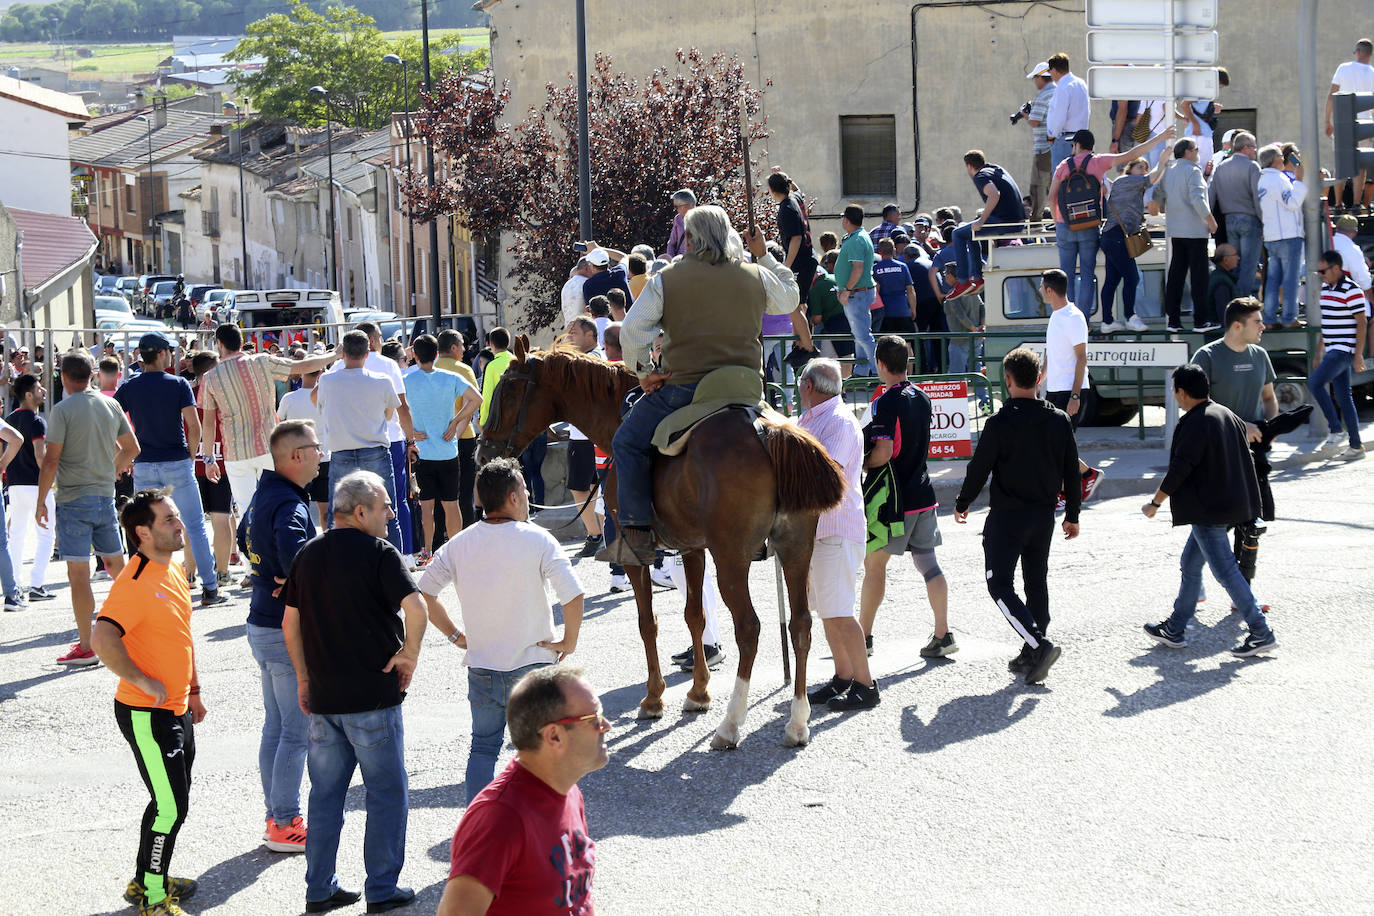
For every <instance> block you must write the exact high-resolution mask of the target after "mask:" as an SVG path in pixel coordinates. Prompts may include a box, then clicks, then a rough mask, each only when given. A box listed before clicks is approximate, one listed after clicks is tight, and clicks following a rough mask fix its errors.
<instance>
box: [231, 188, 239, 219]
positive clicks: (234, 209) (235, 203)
mask: <svg viewBox="0 0 1374 916" xmlns="http://www.w3.org/2000/svg"><path fill="white" fill-rule="evenodd" d="M229 215H230V216H231V217H233V218H234V219H238V218H239V192H238V191H230V192H229Z"/></svg>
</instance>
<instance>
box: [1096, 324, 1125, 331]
mask: <svg viewBox="0 0 1374 916" xmlns="http://www.w3.org/2000/svg"><path fill="white" fill-rule="evenodd" d="M1097 330H1098V333H1099V334H1115V333H1116V332H1117V331H1124V330H1126V326H1125V325H1124V324H1122V323H1121V322H1119V321H1104V322H1102V327H1100V328H1098V329H1097Z"/></svg>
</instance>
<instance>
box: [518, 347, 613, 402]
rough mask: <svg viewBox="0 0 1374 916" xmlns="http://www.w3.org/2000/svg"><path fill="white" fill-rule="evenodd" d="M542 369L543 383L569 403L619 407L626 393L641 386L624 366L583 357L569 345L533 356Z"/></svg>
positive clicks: (587, 356) (585, 355)
mask: <svg viewBox="0 0 1374 916" xmlns="http://www.w3.org/2000/svg"><path fill="white" fill-rule="evenodd" d="M530 356H532V357H537V358H538V359H539V361H540V363H541V364H542V365H543V373H542V377H541V378H540V383H541V384H544V385H549V386H551V387H553V388H555V389H557V390H558V391H560V392H561V393H562V394H563V395H565V396H566V397H568V398H570V399H575V400H582V401H587V402H603V401H607V400H614V402H615V403H617V404H618V403H620V400H621V399H622V398H624V397H625V393H626V392H627V391H629V390H630V389H631V388H633V387H634V386H635V385H637V384H639V381H638V379H637V378H636V377H635V374H634V373H633V372H631V371H630V370H629V369H627V368H626V367H625V366H624V364H622V363H609V362H606V360H604V359H600V358H598V357H595V356H591V355H589V354H586V353H583V352H582V351H581V350H578V349H576V348H575V347H572V346H569V345H566V344H555V345H554V346H553V348H552V349H549V350H535V351H534V352H533V353H531V354H530Z"/></svg>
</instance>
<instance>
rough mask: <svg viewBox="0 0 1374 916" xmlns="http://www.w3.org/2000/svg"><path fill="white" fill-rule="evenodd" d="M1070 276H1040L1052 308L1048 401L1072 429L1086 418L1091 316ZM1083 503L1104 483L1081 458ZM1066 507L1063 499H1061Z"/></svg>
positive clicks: (1057, 273) (1050, 272)
mask: <svg viewBox="0 0 1374 916" xmlns="http://www.w3.org/2000/svg"><path fill="white" fill-rule="evenodd" d="M1068 292H1069V277H1068V275H1067V274H1065V273H1064V271H1062V270H1058V269H1053V270H1047V271H1045V272H1044V273H1042V274H1041V275H1040V295H1041V296H1042V297H1043V298H1044V300H1045V302H1046V304H1047V305H1049V307H1050V308H1051V309H1052V311H1051V312H1050V323H1049V327H1047V328H1046V329H1045V400H1047V401H1049V402H1050V403H1051V404H1053V405H1054V406H1055V407H1058V408H1059V409H1060V410H1062V411H1064V413H1066V414H1068V415H1069V420H1070V421H1071V422H1072V423H1073V428H1074V430H1075V431H1076V430H1077V429H1078V423H1079V421H1080V420H1082V418H1083V413H1082V410H1081V408H1082V403H1083V402H1082V392H1083V389H1084V388H1087V387H1088V385H1089V381H1088V319H1087V318H1085V317H1084V315H1083V312H1081V311H1079V309H1078V307H1077V306H1076V305H1074V304H1073V303H1072V302H1070V301H1069V299H1068ZM1078 472H1079V474H1080V475H1081V476H1082V488H1083V496H1082V500H1083V502H1087V501H1088V497H1090V496H1092V495H1093V491H1094V490H1096V489H1097V485H1098V484H1099V483H1101V482H1102V476H1103V475H1102V472H1101V471H1100V470H1098V469H1097V468H1090V467H1088V466H1087V465H1086V464H1085V463H1084V462H1083V459H1081V458H1080V459H1079V460H1078ZM1060 504H1061V505H1060V508H1063V499H1062V497H1061V499H1060Z"/></svg>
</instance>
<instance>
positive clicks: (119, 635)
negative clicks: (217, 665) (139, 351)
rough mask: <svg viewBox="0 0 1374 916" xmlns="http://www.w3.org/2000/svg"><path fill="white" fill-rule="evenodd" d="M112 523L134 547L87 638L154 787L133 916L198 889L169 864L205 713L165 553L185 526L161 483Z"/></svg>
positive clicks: (182, 601) (156, 913)
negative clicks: (112, 681)
mask: <svg viewBox="0 0 1374 916" xmlns="http://www.w3.org/2000/svg"><path fill="white" fill-rule="evenodd" d="M120 523H121V525H122V526H123V528H124V536H125V538H126V539H127V540H128V543H129V544H130V545H131V546H135V545H136V546H137V550H136V552H135V553H134V555H133V557H132V559H131V560H130V561H129V563H127V564H126V565H125V566H124V569H123V571H122V572H121V573H120V574H119V578H117V579H116V580H115V582H114V584H113V585H112V586H110V594H109V597H107V598H106V599H105V604H104V605H103V606H102V607H101V609H100V616H99V617H98V618H97V619H96V623H95V632H94V633H93V634H92V636H91V646H92V648H94V649H95V652H96V654H97V655H99V656H100V660H101V661H102V662H104V663H105V666H106V667H107V668H109V669H110V670H111V671H113V672H114V673H115V674H117V675H119V687H118V688H116V690H115V721H116V722H118V723H119V730H120V732H122V733H123V735H124V739H125V740H126V741H128V742H129V747H130V748H132V749H133V752H134V760H135V761H136V762H137V764H138V772H139V775H140V776H142V777H143V783H144V785H145V786H147V787H148V794H149V795H151V796H152V800H151V801H150V802H149V803H148V807H147V809H146V810H145V811H144V812H143V826H142V829H141V833H140V839H139V844H138V859H137V869H138V871H137V873H136V874H135V876H134V879H133V880H132V881H130V882H129V886H128V888H127V889H126V890H125V892H124V899H125V900H126V901H128V902H129V903H133V904H135V905H137V906H138V907H139V913H140V916H183V914H184V912H185V911H184V910H182V909H181V907H180V906H178V901H179V900H185V899H186V898H188V897H190V896H191V895H193V894H194V893H195V892H196V882H195V881H192V880H190V879H189V878H171V877H169V876H168V873H169V866H170V864H171V861H172V847H173V845H174V844H175V843H176V838H177V832H178V831H179V830H180V829H181V825H182V823H183V822H184V821H185V820H186V803H187V800H188V797H189V795H190V788H191V765H192V763H193V762H194V761H195V757H196V743H195V731H194V726H195V725H197V724H199V723H200V721H201V720H202V719H204V718H205V705H204V704H203V703H202V702H201V700H200V681H199V680H198V679H197V677H196V659H195V650H194V648H193V647H192V645H191V586H190V585H188V584H187V582H186V575H185V574H184V573H183V572H182V570H181V564H179V563H173V562H172V554H173V553H174V552H176V551H178V550H181V549H182V548H183V547H184V546H185V543H186V537H185V533H186V529H185V528H184V527H183V526H182V524H181V516H180V515H178V514H177V507H176V504H175V503H173V502H172V500H171V497H170V495H169V494H168V492H167V491H165V490H141V491H139V492H138V493H136V494H135V495H134V498H133V500H131V501H130V502H129V504H128V505H127V506H125V507H124V511H123V513H122V514H121V516H120Z"/></svg>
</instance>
